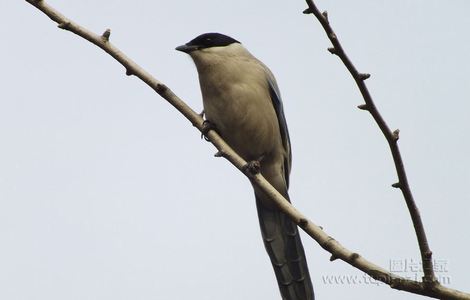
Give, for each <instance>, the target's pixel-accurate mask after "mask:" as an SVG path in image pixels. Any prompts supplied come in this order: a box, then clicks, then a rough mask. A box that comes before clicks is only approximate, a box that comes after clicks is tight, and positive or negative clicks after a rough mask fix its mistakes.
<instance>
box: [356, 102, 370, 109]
mask: <svg viewBox="0 0 470 300" xmlns="http://www.w3.org/2000/svg"><path fill="white" fill-rule="evenodd" d="M357 108H359V109H360V110H369V105H367V104H365V103H364V104H359V105H358V106H357Z"/></svg>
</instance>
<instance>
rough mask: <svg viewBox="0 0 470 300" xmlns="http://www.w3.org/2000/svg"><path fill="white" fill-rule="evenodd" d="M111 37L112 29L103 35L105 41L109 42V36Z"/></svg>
mask: <svg viewBox="0 0 470 300" xmlns="http://www.w3.org/2000/svg"><path fill="white" fill-rule="evenodd" d="M110 35H111V29H109V28H108V29H106V30H105V31H104V32H103V34H102V35H101V38H102V39H103V40H104V41H106V42H107V41H109V36H110Z"/></svg>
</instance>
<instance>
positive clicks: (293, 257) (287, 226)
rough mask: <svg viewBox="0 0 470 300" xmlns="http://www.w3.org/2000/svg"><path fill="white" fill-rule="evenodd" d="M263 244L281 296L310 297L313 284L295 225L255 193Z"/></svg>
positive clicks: (298, 299)
mask: <svg viewBox="0 0 470 300" xmlns="http://www.w3.org/2000/svg"><path fill="white" fill-rule="evenodd" d="M256 207H257V209H258V218H259V224H260V227H261V234H262V236H263V242H264V246H265V248H266V251H267V252H268V255H269V257H270V259H271V263H272V265H273V268H274V273H275V274H276V279H277V282H278V285H279V289H280V291H281V295H282V299H284V300H313V299H314V298H315V297H314V294H313V286H312V282H311V280H310V274H309V272H308V266H307V261H306V259H305V253H304V248H303V246H302V241H301V240H300V235H299V232H298V230H297V225H296V224H295V223H294V222H292V221H291V220H290V219H289V218H288V217H287V216H286V215H285V214H284V213H282V212H281V211H279V210H278V209H276V208H272V207H267V206H266V205H264V204H263V201H262V200H261V198H260V197H259V196H258V195H256Z"/></svg>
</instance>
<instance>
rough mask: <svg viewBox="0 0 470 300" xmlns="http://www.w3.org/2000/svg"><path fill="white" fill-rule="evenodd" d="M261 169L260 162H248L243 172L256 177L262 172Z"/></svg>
mask: <svg viewBox="0 0 470 300" xmlns="http://www.w3.org/2000/svg"><path fill="white" fill-rule="evenodd" d="M260 169H261V164H260V162H259V160H252V161H249V162H247V163H246V165H244V166H243V168H242V171H243V173H245V174H247V175H248V176H254V175H256V174H258V173H259V172H260Z"/></svg>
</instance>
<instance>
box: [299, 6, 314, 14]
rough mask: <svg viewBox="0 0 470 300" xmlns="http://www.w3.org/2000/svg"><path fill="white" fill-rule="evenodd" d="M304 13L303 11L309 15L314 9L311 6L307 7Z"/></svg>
mask: <svg viewBox="0 0 470 300" xmlns="http://www.w3.org/2000/svg"><path fill="white" fill-rule="evenodd" d="M302 13H303V14H304V15H308V14H312V13H313V11H312V9H311V8H310V7H309V8H307V9H305V10H304V11H303V12H302Z"/></svg>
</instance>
